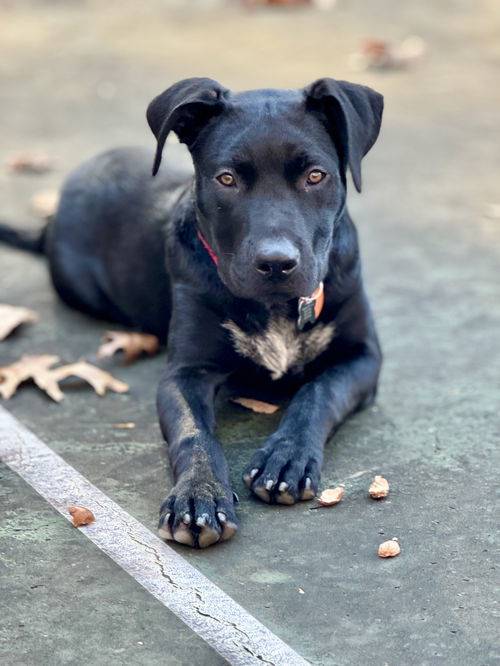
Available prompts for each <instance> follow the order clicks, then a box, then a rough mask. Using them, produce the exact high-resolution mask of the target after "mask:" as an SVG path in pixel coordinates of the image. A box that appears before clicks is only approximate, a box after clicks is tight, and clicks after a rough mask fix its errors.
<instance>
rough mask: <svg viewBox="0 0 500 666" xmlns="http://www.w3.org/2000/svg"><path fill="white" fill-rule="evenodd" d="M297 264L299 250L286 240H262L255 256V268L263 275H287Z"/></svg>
mask: <svg viewBox="0 0 500 666" xmlns="http://www.w3.org/2000/svg"><path fill="white" fill-rule="evenodd" d="M298 265H299V251H298V250H297V248H296V247H295V246H294V245H292V243H290V241H286V240H276V241H275V240H267V241H263V242H262V243H261V244H260V246H259V248H258V251H257V255H256V257H255V262H254V266H255V270H256V271H257V272H258V273H260V274H261V275H263V276H265V277H273V276H275V277H288V276H289V275H290V274H291V273H293V271H294V270H295V269H296V268H297V266H298Z"/></svg>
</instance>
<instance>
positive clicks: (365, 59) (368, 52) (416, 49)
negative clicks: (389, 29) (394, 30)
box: [349, 35, 427, 71]
mask: <svg viewBox="0 0 500 666" xmlns="http://www.w3.org/2000/svg"><path fill="white" fill-rule="evenodd" d="M426 50H427V45H426V43H425V42H424V40H423V39H422V38H421V37H418V36H416V35H412V36H410V37H406V38H405V39H403V40H402V41H401V42H399V43H390V42H387V41H385V40H383V39H365V40H364V42H363V43H362V45H361V50H360V52H358V53H353V54H351V56H350V58H349V61H350V65H351V68H352V69H356V70H358V71H361V70H365V69H404V68H407V67H410V66H412V65H414V64H415V62H417V61H418V60H419V59H420V58H422V57H423V56H424V54H425V52H426Z"/></svg>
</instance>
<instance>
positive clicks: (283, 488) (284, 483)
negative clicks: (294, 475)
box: [278, 481, 288, 493]
mask: <svg viewBox="0 0 500 666" xmlns="http://www.w3.org/2000/svg"><path fill="white" fill-rule="evenodd" d="M287 488H288V483H287V482H286V481H282V482H281V483H280V485H279V486H278V490H279V491H280V493H282V492H284V491H285V490H286V489H287Z"/></svg>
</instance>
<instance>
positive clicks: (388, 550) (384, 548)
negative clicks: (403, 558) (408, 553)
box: [378, 537, 401, 557]
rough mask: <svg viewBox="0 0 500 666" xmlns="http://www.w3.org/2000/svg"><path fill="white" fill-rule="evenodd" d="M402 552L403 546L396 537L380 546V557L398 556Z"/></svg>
mask: <svg viewBox="0 0 500 666" xmlns="http://www.w3.org/2000/svg"><path fill="white" fill-rule="evenodd" d="M400 552H401V546H400V545H399V543H398V540H397V539H396V538H395V537H394V538H393V539H389V541H384V542H383V543H381V544H380V546H379V547H378V556H379V557H396V555H399V553H400Z"/></svg>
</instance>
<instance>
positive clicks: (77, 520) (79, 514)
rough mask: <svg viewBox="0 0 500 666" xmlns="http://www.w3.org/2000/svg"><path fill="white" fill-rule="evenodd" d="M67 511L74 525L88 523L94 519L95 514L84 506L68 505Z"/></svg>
mask: <svg viewBox="0 0 500 666" xmlns="http://www.w3.org/2000/svg"><path fill="white" fill-rule="evenodd" d="M68 511H69V513H70V515H71V520H72V521H73V525H74V526H75V527H81V526H82V525H90V523H93V522H94V520H95V516H94V514H93V513H92V511H91V510H90V509H87V508H86V507H84V506H69V507H68Z"/></svg>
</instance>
